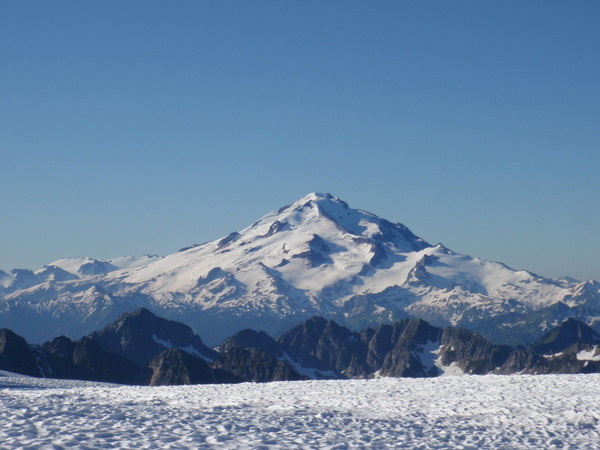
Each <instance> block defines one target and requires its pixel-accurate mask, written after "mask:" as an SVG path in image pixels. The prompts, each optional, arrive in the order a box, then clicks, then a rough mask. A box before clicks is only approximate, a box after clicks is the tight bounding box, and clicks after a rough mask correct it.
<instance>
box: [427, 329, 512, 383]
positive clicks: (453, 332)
mask: <svg viewBox="0 0 600 450" xmlns="http://www.w3.org/2000/svg"><path fill="white" fill-rule="evenodd" d="M511 351H512V347H510V346H508V345H493V344H491V343H490V342H489V341H487V340H486V339H484V338H482V337H481V336H479V335H477V334H475V333H472V332H471V331H468V330H464V329H461V328H444V330H443V331H442V333H441V337H440V353H439V355H440V362H441V364H442V365H444V366H449V365H450V364H452V363H456V364H457V365H458V366H459V367H460V368H461V369H462V370H463V371H464V372H465V373H469V374H476V375H482V374H485V373H490V372H493V371H495V370H497V369H498V368H499V367H501V366H502V365H503V364H504V363H505V362H506V360H507V358H508V356H509V355H510V353H511Z"/></svg>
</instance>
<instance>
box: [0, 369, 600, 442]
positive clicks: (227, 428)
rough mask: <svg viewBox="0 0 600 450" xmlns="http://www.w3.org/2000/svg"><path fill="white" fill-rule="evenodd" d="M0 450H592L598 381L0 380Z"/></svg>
mask: <svg viewBox="0 0 600 450" xmlns="http://www.w3.org/2000/svg"><path fill="white" fill-rule="evenodd" d="M0 406H1V408H0V447H2V448H5V447H6V448H14V447H26V448H27V447H34V448H39V447H44V446H45V447H46V448H60V447H65V448H100V447H101V448H111V447H112V448H140V447H144V448H187V447H192V448H256V447H264V448H353V447H363V448H364V447H370V448H378V447H379V448H380V447H389V446H393V447H407V448H474V449H475V448H477V449H481V448H536V449H537V448H586V449H590V448H600V426H599V419H600V375H537V376H531V375H530V376H525V375H523V376H490V375H487V376H461V377H440V378H429V379H407V378H382V379H375V380H348V381H339V380H336V381H300V382H276V383H265V384H254V383H244V384H237V385H197V386H170V387H130V386H118V385H109V384H97V383H88V382H79V381H63V380H49V379H36V378H28V377H23V376H16V375H14V374H10V373H7V372H0Z"/></svg>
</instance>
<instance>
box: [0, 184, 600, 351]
mask: <svg viewBox="0 0 600 450" xmlns="http://www.w3.org/2000/svg"><path fill="white" fill-rule="evenodd" d="M47 267H50V268H55V272H56V271H60V272H57V274H58V275H56V274H54V275H53V278H52V277H50V276H49V275H46V276H45V277H40V276H39V274H38V273H37V272H36V273H33V272H31V274H29V273H19V274H13V273H12V272H10V273H8V274H7V273H4V274H3V275H2V274H0V285H1V286H3V287H1V288H0V289H4V301H3V302H0V325H2V321H3V317H12V318H13V319H16V323H17V326H15V325H12V328H13V329H15V330H16V331H17V332H20V333H21V334H23V335H25V336H26V337H28V338H30V339H31V340H34V341H35V340H36V337H33V336H31V335H28V330H27V329H26V327H25V326H22V327H21V328H20V329H19V327H18V326H19V325H21V321H22V322H23V324H22V325H24V322H26V321H27V320H28V317H30V316H34V318H35V321H40V322H43V321H44V320H49V321H51V322H52V323H53V325H52V326H53V327H54V328H55V329H57V330H58V329H60V327H63V331H62V332H64V333H67V334H73V333H79V334H84V333H86V332H89V331H91V330H92V329H93V328H89V327H88V326H87V325H85V326H80V325H81V324H80V323H73V322H72V320H73V319H72V318H73V317H76V316H77V315H78V314H81V315H83V316H84V317H85V318H86V319H85V320H84V324H88V323H89V324H91V323H98V324H102V323H101V322H102V321H103V320H106V321H107V322H108V321H110V320H114V319H115V318H116V317H117V315H118V313H120V312H123V311H128V310H129V311H131V310H134V309H136V308H137V307H140V306H144V307H147V308H150V309H151V310H153V311H155V312H156V313H157V314H159V315H161V316H164V317H168V318H172V319H175V320H182V321H184V322H186V323H189V324H190V325H192V327H193V328H194V329H195V331H196V332H197V333H198V334H200V335H201V336H202V338H203V339H205V341H206V342H208V343H209V344H217V343H218V342H219V341H220V340H222V339H223V338H225V337H227V336H230V335H232V334H233V333H234V332H236V331H238V330H240V329H243V328H253V329H264V330H266V331H268V332H270V333H271V334H272V335H273V336H277V335H278V334H279V333H281V332H282V331H284V330H285V329H288V328H290V327H291V326H293V325H295V324H297V323H299V322H300V321H302V320H304V319H306V318H308V317H310V316H312V315H315V314H319V315H322V316H324V317H328V318H332V319H335V320H336V321H338V322H340V323H341V324H344V325H348V326H351V327H355V328H361V327H364V326H366V325H369V324H375V323H382V322H392V321H395V320H398V319H401V318H405V317H421V318H424V319H426V320H428V321H429V322H431V323H432V324H435V325H439V326H444V325H460V326H464V327H466V328H470V329H472V330H474V331H477V332H479V333H481V334H483V335H484V336H486V337H488V338H492V339H493V340H496V341H503V342H510V343H516V342H519V341H522V340H525V339H531V338H533V337H535V336H538V335H540V334H541V333H543V331H544V330H546V329H548V328H550V327H551V326H553V325H556V324H557V323H559V322H560V321H562V320H563V319H565V318H566V317H569V316H574V317H578V318H580V319H582V320H584V321H587V322H588V323H590V324H594V323H595V322H596V321H598V320H599V319H600V285H599V284H598V283H595V282H587V283H579V282H576V281H574V280H571V279H567V278H565V279H563V280H556V281H555V280H549V279H544V278H542V277H540V276H538V275H535V274H533V273H530V272H526V271H515V270H512V269H511V268H509V267H507V266H505V265H503V264H501V263H495V262H490V261H485V260H481V259H479V258H474V257H470V256H465V255H461V254H458V253H455V252H453V251H451V250H449V249H447V248H445V247H444V246H443V245H441V244H439V245H436V246H432V245H430V244H428V243H427V242H425V241H424V240H422V239H421V238H419V237H418V236H416V235H414V234H413V233H412V232H411V231H410V230H409V229H408V228H406V227H405V226H404V225H401V224H392V223H390V222H388V221H387V220H385V219H382V218H379V217H377V216H376V215H373V214H371V213H368V212H366V211H362V210H356V209H352V208H350V207H349V206H348V205H347V204H346V203H345V202H344V201H342V200H340V199H339V198H336V197H333V196H331V195H330V194H316V193H313V194H309V195H307V196H306V197H303V198H301V199H299V200H298V201H296V202H294V203H293V204H291V205H289V206H285V207H283V208H281V209H279V210H277V211H274V212H271V213H269V214H267V215H266V216H264V217H263V218H261V219H260V220H258V221H257V222H256V223H254V224H252V225H251V226H249V227H247V228H246V229H244V230H241V231H239V232H234V233H231V234H229V235H228V236H226V237H224V238H223V239H219V240H216V241H213V242H208V243H205V244H202V245H197V246H192V247H188V248H185V249H182V250H180V251H178V252H176V253H173V254H171V255H168V256H166V257H164V258H159V257H142V258H119V259H115V260H109V261H97V260H92V259H89V258H87V259H86V258H79V259H69V260H59V261H56V262H55V263H53V265H50V266H47ZM46 269H47V268H46ZM65 274H66V275H65ZM30 275H31V276H30ZM17 276H19V280H18V281H19V283H16V281H15V280H16V278H17ZM36 277H37V281H36ZM11 280H12V281H11ZM90 289H94V292H97V293H98V295H97V296H96V299H97V300H95V301H90V302H82V299H83V298H84V297H85V295H84V293H89V292H90V291H89V290H90ZM1 293H2V291H1V290H0V294H1ZM86 295H87V294H86ZM88 297H89V295H88ZM48 317H49V319H48ZM45 318H46V319H45ZM14 322H15V320H13V323H14ZM105 323H106V322H105ZM55 334H56V333H55ZM77 337H78V336H77ZM511 339H512V341H511Z"/></svg>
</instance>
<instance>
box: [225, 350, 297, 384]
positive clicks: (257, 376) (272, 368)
mask: <svg viewBox="0 0 600 450" xmlns="http://www.w3.org/2000/svg"><path fill="white" fill-rule="evenodd" d="M215 367H216V368H220V369H223V370H226V371H228V372H231V373H233V374H234V375H235V376H237V377H238V378H240V379H242V380H246V381H255V382H266V381H291V380H305V379H306V377H303V376H301V375H300V374H298V373H297V372H296V371H295V370H294V369H292V368H291V367H290V366H289V364H286V363H285V362H283V361H280V360H278V359H277V358H275V357H274V356H273V355H270V354H268V353H265V352H263V351H260V350H258V349H256V348H239V347H232V348H230V349H229V350H227V351H225V352H223V353H221V354H220V355H219V359H217V361H216V363H215Z"/></svg>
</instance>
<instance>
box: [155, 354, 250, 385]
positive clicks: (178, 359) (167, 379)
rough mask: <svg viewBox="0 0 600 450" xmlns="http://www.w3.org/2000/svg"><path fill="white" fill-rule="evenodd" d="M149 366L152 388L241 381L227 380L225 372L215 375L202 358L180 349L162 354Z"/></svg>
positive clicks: (231, 377)
mask: <svg viewBox="0 0 600 450" xmlns="http://www.w3.org/2000/svg"><path fill="white" fill-rule="evenodd" d="M148 366H149V367H150V370H151V371H152V373H151V375H150V377H149V380H148V384H149V385H150V386H169V385H181V384H211V383H219V382H234V381H239V380H238V379H237V378H236V377H234V376H230V377H229V379H227V376H225V375H224V374H225V373H224V371H219V372H217V373H215V371H213V370H212V369H211V367H210V366H209V365H208V363H207V362H206V361H204V360H203V359H202V358H198V357H195V356H192V355H190V354H189V353H187V352H185V351H183V350H180V349H178V348H172V349H169V350H165V351H163V352H161V353H160V354H159V355H158V356H156V357H155V358H154V359H152V361H150V364H149V365H148Z"/></svg>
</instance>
